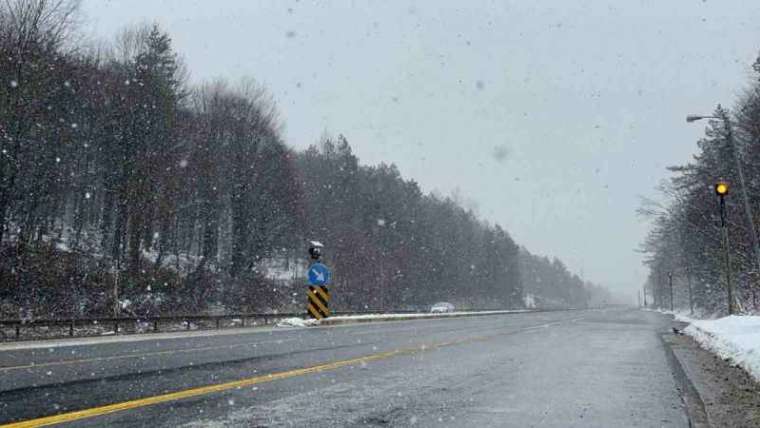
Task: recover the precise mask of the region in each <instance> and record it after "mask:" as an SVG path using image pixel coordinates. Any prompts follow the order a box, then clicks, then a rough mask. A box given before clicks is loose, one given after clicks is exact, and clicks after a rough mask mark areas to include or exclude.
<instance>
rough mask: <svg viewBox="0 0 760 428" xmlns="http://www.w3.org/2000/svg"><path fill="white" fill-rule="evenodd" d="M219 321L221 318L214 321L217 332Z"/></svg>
mask: <svg viewBox="0 0 760 428" xmlns="http://www.w3.org/2000/svg"><path fill="white" fill-rule="evenodd" d="M220 320H221V318H217V319H216V329H217V330H219V321H220Z"/></svg>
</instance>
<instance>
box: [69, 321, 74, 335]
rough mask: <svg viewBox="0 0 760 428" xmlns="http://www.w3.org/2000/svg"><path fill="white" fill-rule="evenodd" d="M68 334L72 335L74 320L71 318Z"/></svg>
mask: <svg viewBox="0 0 760 428" xmlns="http://www.w3.org/2000/svg"><path fill="white" fill-rule="evenodd" d="M69 336H70V337H74V320H71V324H70V325H69Z"/></svg>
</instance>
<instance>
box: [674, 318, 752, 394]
mask: <svg viewBox="0 0 760 428" xmlns="http://www.w3.org/2000/svg"><path fill="white" fill-rule="evenodd" d="M689 322H690V323H691V324H690V325H689V326H688V327H686V328H685V329H684V333H686V334H688V335H689V336H691V337H693V338H694V340H696V341H697V342H698V343H699V344H700V346H702V347H703V348H705V349H707V350H709V351H711V352H713V353H715V354H717V355H718V356H720V357H722V358H726V359H728V360H729V361H730V362H731V363H733V364H736V365H737V366H739V367H741V368H743V369H744V370H746V371H747V372H748V373H749V374H750V375H752V377H754V378H755V379H756V380H758V381H760V316H736V315H731V316H728V317H724V318H720V319H715V320H690V321H689Z"/></svg>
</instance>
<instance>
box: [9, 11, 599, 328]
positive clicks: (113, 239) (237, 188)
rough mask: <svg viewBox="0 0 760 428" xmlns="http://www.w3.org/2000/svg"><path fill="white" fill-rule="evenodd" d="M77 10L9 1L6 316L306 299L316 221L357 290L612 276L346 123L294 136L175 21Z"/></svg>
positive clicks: (451, 288)
mask: <svg viewBox="0 0 760 428" xmlns="http://www.w3.org/2000/svg"><path fill="white" fill-rule="evenodd" d="M77 22H78V15H77V3H76V2H72V1H67V0H12V1H8V2H5V3H2V4H0V76H2V77H0V79H2V82H1V83H2V84H0V224H1V225H2V227H1V228H0V315H1V316H6V317H8V316H11V317H14V316H18V314H20V313H21V314H26V315H28V316H85V315H104V314H112V313H116V314H134V315H148V314H167V313H191V312H198V311H208V310H224V311H254V310H286V309H288V308H296V307H298V308H300V307H301V306H302V304H303V302H302V300H303V295H302V293H303V285H302V282H303V270H304V269H303V267H304V266H303V263H304V255H305V254H304V253H305V245H306V242H307V241H308V240H309V239H318V240H320V241H322V242H324V243H325V244H326V245H327V251H326V253H327V260H328V263H330V264H331V265H332V267H333V268H334V270H335V275H334V279H335V281H334V285H333V287H334V288H335V289H336V290H340V291H339V292H337V293H335V302H334V303H335V305H336V306H337V307H339V308H342V309H381V310H382V309H389V308H394V309H407V308H420V307H425V306H427V305H429V304H431V303H434V302H436V301H451V302H454V303H456V304H457V305H459V306H464V307H477V308H506V307H522V306H523V305H524V295H525V293H526V289H527V290H528V291H529V292H531V293H533V294H534V295H537V296H540V297H541V298H540V299H538V301H539V304H546V305H549V306H555V307H567V306H574V307H582V306H585V305H587V304H588V302H589V301H590V299H591V297H592V295H594V294H595V293H597V295H601V294H603V290H602V289H600V288H598V287H594V286H592V285H591V284H586V283H584V282H583V281H581V280H580V279H578V277H577V276H575V275H573V274H571V273H570V272H569V271H568V270H567V269H566V268H565V267H564V265H562V264H561V262H559V261H557V260H555V261H550V260H548V259H546V258H542V257H538V256H533V255H531V254H530V253H528V252H527V251H526V250H524V249H522V250H521V249H520V248H519V247H518V245H517V244H516V243H515V242H514V241H513V240H512V238H511V237H510V235H509V234H508V233H507V231H505V230H503V229H502V228H501V227H500V226H498V225H492V224H488V223H486V222H484V221H482V220H480V219H478V218H477V217H476V216H475V214H474V213H473V212H471V211H468V210H466V209H463V208H462V207H461V206H459V205H458V204H457V203H456V202H454V201H453V200H452V199H451V198H441V197H437V196H433V195H430V194H425V193H423V192H422V191H421V189H420V187H419V186H418V184H417V183H415V182H414V181H412V180H407V179H404V178H403V177H402V176H401V174H400V173H399V171H398V169H397V168H396V167H395V166H394V165H386V164H380V165H376V166H366V165H361V164H360V163H359V159H358V158H357V157H356V156H355V155H354V154H353V153H352V150H351V146H350V144H349V142H348V141H347V139H346V138H345V137H343V136H337V137H324V138H323V139H322V140H321V141H319V142H317V143H316V144H315V145H314V146H312V147H310V148H309V149H307V150H304V151H300V152H298V151H295V150H293V149H291V148H290V147H288V146H287V145H286V143H285V142H284V141H283V137H282V132H281V130H282V120H281V118H280V116H279V113H278V110H277V108H276V105H275V102H274V100H273V99H272V97H271V96H270V95H269V94H268V92H267V91H266V90H265V89H264V88H263V87H261V86H259V85H257V84H256V83H255V81H253V80H242V81H240V82H238V83H235V84H231V83H229V82H225V81H222V80H216V81H212V82H208V83H204V84H201V85H191V84H190V83H189V82H188V78H187V71H186V67H185V65H184V64H183V62H182V61H181V60H180V59H179V57H178V55H177V53H176V52H175V51H174V48H173V46H172V42H171V38H170V36H169V35H168V34H167V33H166V32H164V31H163V30H162V29H161V28H160V27H159V26H157V25H140V26H136V27H132V28H129V29H126V30H124V31H123V32H122V33H120V35H119V36H118V37H117V38H116V39H115V40H114V41H113V42H111V43H109V44H107V45H106V44H101V45H98V47H88V45H86V44H84V43H81V42H80V41H79V38H78V34H77V31H76V30H75V24H76V23H77ZM290 273H292V275H291V276H290V277H288V275H290ZM299 293H300V294H299ZM542 299H543V300H542Z"/></svg>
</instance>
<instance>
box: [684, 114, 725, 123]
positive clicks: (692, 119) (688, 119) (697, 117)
mask: <svg viewBox="0 0 760 428" xmlns="http://www.w3.org/2000/svg"><path fill="white" fill-rule="evenodd" d="M702 119H721V120H722V119H723V118H722V117H718V116H703V115H700V114H690V115H688V116H686V122H688V123H691V122H696V121H698V120H702Z"/></svg>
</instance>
